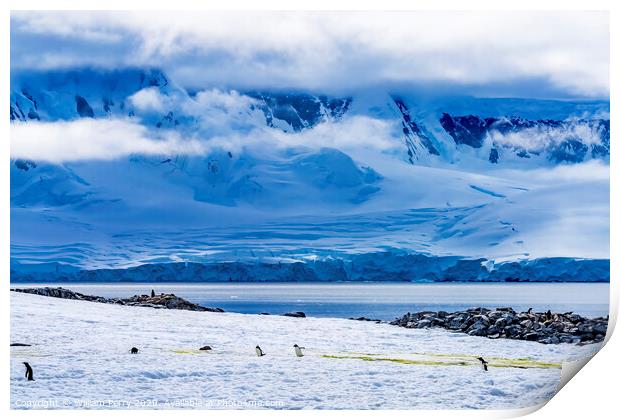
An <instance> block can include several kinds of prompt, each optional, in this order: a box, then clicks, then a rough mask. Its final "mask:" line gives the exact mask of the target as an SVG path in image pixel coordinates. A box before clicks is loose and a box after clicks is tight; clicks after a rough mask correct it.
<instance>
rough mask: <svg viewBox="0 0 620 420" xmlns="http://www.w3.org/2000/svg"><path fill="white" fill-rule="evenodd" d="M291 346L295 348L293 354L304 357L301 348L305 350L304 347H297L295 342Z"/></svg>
mask: <svg viewBox="0 0 620 420" xmlns="http://www.w3.org/2000/svg"><path fill="white" fill-rule="evenodd" d="M293 348H294V349H295V356H297V357H304V354H303V353H302V350H305V349H306V348H305V347H299V346H298V345H297V344H295V345H294V346H293Z"/></svg>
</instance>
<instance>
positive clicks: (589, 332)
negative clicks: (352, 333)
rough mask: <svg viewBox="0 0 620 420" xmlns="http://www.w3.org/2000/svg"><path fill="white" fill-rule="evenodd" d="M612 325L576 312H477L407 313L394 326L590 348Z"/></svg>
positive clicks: (605, 319)
mask: <svg viewBox="0 0 620 420" xmlns="http://www.w3.org/2000/svg"><path fill="white" fill-rule="evenodd" d="M608 322H609V317H608V316H607V317H604V318H602V317H599V318H584V317H582V316H580V315H577V314H573V313H572V312H566V313H551V312H550V311H547V312H532V311H527V312H516V311H514V310H513V309H512V308H497V309H495V310H491V309H487V308H473V309H467V310H465V311H457V312H453V313H447V312H444V311H439V312H433V311H425V312H417V313H407V314H405V315H403V316H402V317H400V318H396V319H395V320H394V321H392V322H390V324H391V325H398V326H400V327H404V328H443V329H446V330H449V331H453V332H460V333H465V334H469V335H473V336H481V337H488V338H510V339H515V340H527V341H537V342H539V343H542V344H559V343H576V344H590V343H598V342H601V341H603V340H604V339H605V334H606V332H607V324H608Z"/></svg>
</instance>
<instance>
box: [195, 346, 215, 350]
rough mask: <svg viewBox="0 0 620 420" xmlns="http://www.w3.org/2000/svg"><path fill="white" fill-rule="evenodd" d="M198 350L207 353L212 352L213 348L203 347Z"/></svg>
mask: <svg viewBox="0 0 620 420" xmlns="http://www.w3.org/2000/svg"><path fill="white" fill-rule="evenodd" d="M198 350H202V351H209V350H213V347H211V346H204V347H201V348H199V349H198Z"/></svg>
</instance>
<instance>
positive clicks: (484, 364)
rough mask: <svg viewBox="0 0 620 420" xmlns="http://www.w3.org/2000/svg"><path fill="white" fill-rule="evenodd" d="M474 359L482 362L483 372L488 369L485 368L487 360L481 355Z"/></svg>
mask: <svg viewBox="0 0 620 420" xmlns="http://www.w3.org/2000/svg"><path fill="white" fill-rule="evenodd" d="M476 359H478V360H480V363H482V368H483V369H484V371H485V372H486V371H488V370H489V369H488V368H487V365H488V364H489V362H487V361H486V360H484V359H483V358H482V357H476Z"/></svg>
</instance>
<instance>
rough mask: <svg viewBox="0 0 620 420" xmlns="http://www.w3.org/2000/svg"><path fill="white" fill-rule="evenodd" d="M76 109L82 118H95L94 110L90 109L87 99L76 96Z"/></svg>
mask: <svg viewBox="0 0 620 420" xmlns="http://www.w3.org/2000/svg"><path fill="white" fill-rule="evenodd" d="M75 108H76V111H77V113H78V114H79V115H80V117H90V118H93V117H94V116H95V113H94V112H93V109H92V108H91V107H90V105H89V104H88V102H87V101H86V99H84V98H83V97H81V96H80V95H75Z"/></svg>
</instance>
